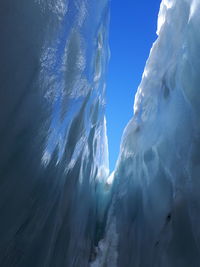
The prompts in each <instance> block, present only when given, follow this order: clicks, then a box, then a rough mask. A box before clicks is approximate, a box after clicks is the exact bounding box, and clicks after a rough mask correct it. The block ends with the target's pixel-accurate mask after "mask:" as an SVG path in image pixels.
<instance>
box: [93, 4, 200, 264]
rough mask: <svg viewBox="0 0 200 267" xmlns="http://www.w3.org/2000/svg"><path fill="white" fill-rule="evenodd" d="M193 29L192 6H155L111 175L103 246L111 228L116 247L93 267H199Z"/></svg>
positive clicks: (199, 9) (199, 49)
mask: <svg viewBox="0 0 200 267" xmlns="http://www.w3.org/2000/svg"><path fill="white" fill-rule="evenodd" d="M199 25H200V1H199V0H194V1H191V0H190V1H189V0H181V1H180V0H171V1H170V0H163V1H162V3H161V8H160V12H159V17H158V30H157V33H158V38H157V40H156V42H155V43H154V44H153V47H152V49H151V53H150V56H149V59H148V61H147V63H146V67H145V70H144V74H143V77H142V81H141V84H140V85H139V88H138V91H137V94H136V96H135V103H134V116H133V118H132V119H131V120H130V122H129V123H128V125H127V127H126V129H125V131H124V135H123V140H122V144H121V151H120V156H119V159H118V163H117V166H116V169H115V173H114V184H113V199H112V205H111V208H110V214H109V217H108V223H107V234H106V235H105V240H107V239H109V238H110V239H109V240H111V239H112V238H113V235H110V232H111V231H112V230H113V228H112V227H111V228H110V226H111V225H112V224H113V222H115V225H116V226H115V229H116V232H115V235H117V236H118V239H117V245H115V250H113V251H111V252H110V253H108V254H107V257H106V260H105V261H104V263H103V264H101V265H100V266H107V267H110V266H112V267H116V266H117V267H125V266H126V267H133V266H134V267H147V266H148V267H189V266H192V267H199V266H200V228H199V225H200V212H199V211H200V197H199V196H200V195H199V192H200V180H199V178H200V153H199V151H200V120H199V118H200V28H199ZM108 242H109V241H108ZM102 251H104V253H106V251H107V249H106V246H104V248H102ZM113 253H115V254H116V253H117V261H116V264H115V265H109V264H107V261H108V259H109V257H110V258H112V257H113ZM98 260H99V261H101V260H100V259H98Z"/></svg>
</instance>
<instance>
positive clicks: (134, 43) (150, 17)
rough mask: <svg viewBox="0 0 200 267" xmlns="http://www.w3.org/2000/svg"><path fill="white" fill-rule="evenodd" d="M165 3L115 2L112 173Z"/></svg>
mask: <svg viewBox="0 0 200 267" xmlns="http://www.w3.org/2000/svg"><path fill="white" fill-rule="evenodd" d="M160 2H161V0H151V1H150V0H139V1H134V0H124V1H121V0H111V20H110V50H111V59H110V63H109V70H108V77H107V96H106V97H107V105H106V117H107V131H108V142H109V157H110V170H111V171H112V170H113V168H114V166H115V162H116V160H117V157H118V154H119V148H120V140H121V136H122V133H123V130H124V128H125V126H126V124H127V122H128V121H129V119H130V118H131V117H132V115H133V103H134V95H135V92H136V90H137V87H138V85H139V83H140V81H141V77H142V73H143V70H144V66H145V62H146V60H147V58H148V55H149V52H150V48H151V46H152V43H153V42H154V41H155V39H156V28H157V15H158V11H159V7H160Z"/></svg>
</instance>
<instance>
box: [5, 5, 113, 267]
mask: <svg viewBox="0 0 200 267" xmlns="http://www.w3.org/2000/svg"><path fill="white" fill-rule="evenodd" d="M108 11H109V6H108V3H107V0H101V1H87V0H28V1H27V0H21V1H13V0H2V1H1V3H0V20H1V23H0V33H1V42H0V58H1V62H0V81H1V82H0V84H1V89H0V97H1V105H0V125H1V129H0V136H1V138H0V148H1V149H0V172H1V176H0V177H1V178H0V218H1V220H0V266H1V267H15V266H16V267H44V266H46V267H47V266H48V267H50V266H52V267H56V266H57V267H64V266H68V267H72V266H76V267H84V266H88V262H89V261H90V258H91V257H92V256H91V255H92V254H93V253H92V249H93V247H94V246H95V244H96V243H97V242H98V239H100V238H101V235H102V232H103V230H102V229H103V224H104V221H105V220H103V216H104V208H102V207H101V205H100V203H102V201H103V203H105V202H106V198H107V194H106V193H105V194H104V196H105V197H104V199H103V200H101V199H99V195H100V192H101V191H102V190H103V189H104V187H103V186H102V184H103V181H104V180H105V178H106V176H107V172H108V155H107V154H108V152H107V139H106V138H107V137H106V121H105V118H104V107H105V100H104V91H105V81H104V77H105V72H106V66H107V58H108V55H109V54H108V46H107V40H108V37H107V28H108V26H107V24H108V21H109V12H108ZM104 206H105V204H104ZM97 207H99V208H98V209H97ZM96 233H98V235H97V234H96Z"/></svg>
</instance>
